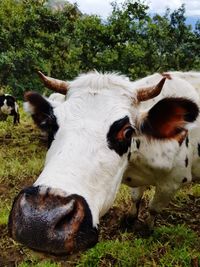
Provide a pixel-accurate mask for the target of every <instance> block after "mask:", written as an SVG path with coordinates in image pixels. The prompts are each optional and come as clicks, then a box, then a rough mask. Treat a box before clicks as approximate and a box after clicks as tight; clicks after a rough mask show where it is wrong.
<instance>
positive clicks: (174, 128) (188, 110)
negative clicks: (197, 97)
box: [138, 97, 199, 141]
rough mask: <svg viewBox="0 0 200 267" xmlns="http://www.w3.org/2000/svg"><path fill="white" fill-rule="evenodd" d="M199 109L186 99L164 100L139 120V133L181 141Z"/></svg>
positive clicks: (171, 98) (172, 98)
mask: <svg viewBox="0 0 200 267" xmlns="http://www.w3.org/2000/svg"><path fill="white" fill-rule="evenodd" d="M198 114H199V108H198V106H197V104H195V103H194V102H193V101H192V100H189V99H186V98H174V97H170V98H164V99H162V100H160V101H159V102H158V103H156V104H155V105H154V106H153V107H152V108H151V109H150V110H149V111H148V112H146V113H143V114H142V116H141V118H140V119H139V120H138V124H139V131H140V132H141V133H142V134H145V135H146V136H148V137H150V138H156V139H170V138H174V139H177V140H178V141H180V139H181V138H183V135H185V133H186V131H187V126H189V124H190V123H192V122H194V121H195V120H196V118H197V116H198Z"/></svg>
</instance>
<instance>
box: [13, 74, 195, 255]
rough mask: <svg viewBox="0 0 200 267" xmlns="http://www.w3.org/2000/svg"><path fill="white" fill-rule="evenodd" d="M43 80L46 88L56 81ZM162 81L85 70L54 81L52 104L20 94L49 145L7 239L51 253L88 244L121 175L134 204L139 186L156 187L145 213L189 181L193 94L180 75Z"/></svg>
mask: <svg viewBox="0 0 200 267" xmlns="http://www.w3.org/2000/svg"><path fill="white" fill-rule="evenodd" d="M42 75H43V74H41V76H42ZM165 77H166V75H165ZM47 78H48V77H45V80H48V87H51V88H52V84H51V82H52V81H53V84H55V83H56V80H55V79H52V78H50V79H47ZM165 79H166V78H163V76H162V75H160V74H154V75H152V76H149V77H147V78H145V79H142V80H139V81H136V82H130V81H129V80H128V79H127V78H126V77H123V76H120V75H117V74H101V73H96V72H93V73H89V74H85V75H81V76H80V77H78V78H77V79H75V80H74V81H72V82H70V83H68V85H67V86H66V84H65V82H59V83H58V84H59V86H58V89H59V90H60V89H61V90H62V92H63V91H64V89H65V88H66V87H69V88H68V90H69V91H68V92H67V95H66V100H65V101H64V102H63V99H61V101H60V104H59V101H57V100H56V101H54V100H53V99H50V101H48V100H47V99H45V98H43V97H42V96H40V95H39V94H37V93H34V92H28V93H27V94H26V95H25V98H26V101H27V105H26V108H27V109H28V110H29V112H30V113H31V115H32V117H33V119H34V121H35V123H36V124H37V125H38V126H39V127H40V128H41V129H43V130H45V131H47V133H48V134H49V136H50V139H49V140H50V142H49V150H48V152H47V156H46V161H45V166H44V168H43V170H42V172H41V174H40V175H39V177H38V179H37V181H36V182H35V183H34V185H33V186H32V187H30V188H26V189H24V190H22V191H21V192H20V193H19V195H18V196H17V197H16V199H15V201H14V204H13V207H12V211H11V214H10V219H9V232H10V235H11V236H12V237H13V238H14V239H15V240H17V241H19V242H21V243H23V244H26V245H27V246H29V247H31V248H33V249H37V250H41V251H46V252H50V253H54V254H63V253H64V254H65V253H71V252H73V251H77V250H80V249H84V248H86V247H90V246H92V245H94V244H95V243H96V242H97V238H98V231H97V229H98V224H99V218H100V217H101V216H103V215H104V214H105V213H106V212H107V211H108V209H109V208H110V207H111V205H112V203H113V201H114V199H115V196H116V193H117V191H118V188H119V186H120V183H121V182H122V177H124V178H123V181H124V182H125V183H126V184H128V185H129V186H131V187H133V188H134V189H133V192H132V195H133V199H134V200H136V201H138V200H139V199H140V197H141V195H142V192H143V190H144V189H145V186H147V185H149V184H151V185H155V186H156V193H155V196H154V199H153V201H152V203H151V205H150V210H151V211H153V212H158V211H159V210H160V209H161V208H162V207H163V206H164V204H167V203H168V201H169V199H170V197H171V196H172V195H173V194H174V193H175V191H176V190H177V189H178V188H179V187H180V184H181V183H184V182H185V181H186V180H185V179H187V181H190V180H191V177H192V175H191V169H190V168H192V165H193V164H192V160H191V158H192V157H194V155H193V150H192V147H193V148H194V146H195V145H196V143H195V142H196V141H195V142H194V141H191V140H190V135H192V134H194V132H193V131H196V129H192V128H190V125H191V124H192V123H193V122H194V121H196V119H197V117H198V114H199V108H198V106H199V95H198V93H197V90H196V89H195V87H194V86H193V85H191V83H188V82H187V81H186V80H184V79H180V78H177V77H172V79H171V78H170V77H169V76H168V78H167V79H166V81H165ZM164 83H165V84H164ZM155 84H157V85H156V86H155ZM163 85H164V88H163V93H162V94H159V93H160V91H161V89H162V87H163ZM149 86H150V87H149ZM146 87H149V88H146ZM154 97H155V98H154ZM148 99H152V100H148ZM143 101H145V102H144V103H143ZM196 124H197V125H198V120H197V122H196ZM188 132H189V135H188ZM192 140H194V139H192ZM192 142H194V143H192ZM194 150H195V148H194ZM186 156H187V160H186ZM159 157H160V158H162V160H161V161H159V160H158V158H159ZM196 160H197V161H198V158H197V159H196ZM186 165H187V166H186ZM196 172H197V173H198V170H197V171H196ZM180 173H181V175H180ZM183 175H184V177H183ZM168 176H169V179H168ZM166 177H167V178H166ZM163 193H165V194H166V195H167V197H165V198H161V197H162V195H161V194H163ZM160 199H161V204H160V202H159V201H160ZM163 199H164V200H163ZM33 236H34V238H33Z"/></svg>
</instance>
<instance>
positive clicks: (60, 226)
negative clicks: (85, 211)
mask: <svg viewBox="0 0 200 267" xmlns="http://www.w3.org/2000/svg"><path fill="white" fill-rule="evenodd" d="M65 208H66V212H65V214H63V215H62V216H61V217H59V218H58V219H57V220H56V221H55V223H54V225H55V226H54V229H55V230H57V231H62V230H64V229H65V228H66V226H67V225H69V224H70V222H71V221H72V220H73V218H74V217H75V215H76V211H77V207H76V203H75V200H74V199H72V200H71V201H70V202H69V203H68V204H67V205H66V207H65Z"/></svg>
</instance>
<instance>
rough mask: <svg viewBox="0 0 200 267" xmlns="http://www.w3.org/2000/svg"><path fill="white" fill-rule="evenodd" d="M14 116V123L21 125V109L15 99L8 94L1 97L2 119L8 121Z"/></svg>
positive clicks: (0, 115)
mask: <svg viewBox="0 0 200 267" xmlns="http://www.w3.org/2000/svg"><path fill="white" fill-rule="evenodd" d="M9 115H10V116H13V118H14V119H13V123H14V124H16V123H19V107H18V104H17V102H16V100H15V98H14V97H13V96H11V95H8V94H3V95H0V119H1V120H6V119H7V117H8V116H9Z"/></svg>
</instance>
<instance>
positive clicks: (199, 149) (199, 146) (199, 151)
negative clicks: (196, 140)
mask: <svg viewBox="0 0 200 267" xmlns="http://www.w3.org/2000/svg"><path fill="white" fill-rule="evenodd" d="M197 149H198V156H199V157H200V144H198V147H197Z"/></svg>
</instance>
